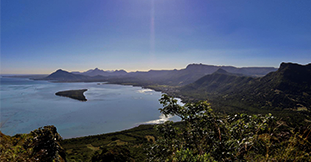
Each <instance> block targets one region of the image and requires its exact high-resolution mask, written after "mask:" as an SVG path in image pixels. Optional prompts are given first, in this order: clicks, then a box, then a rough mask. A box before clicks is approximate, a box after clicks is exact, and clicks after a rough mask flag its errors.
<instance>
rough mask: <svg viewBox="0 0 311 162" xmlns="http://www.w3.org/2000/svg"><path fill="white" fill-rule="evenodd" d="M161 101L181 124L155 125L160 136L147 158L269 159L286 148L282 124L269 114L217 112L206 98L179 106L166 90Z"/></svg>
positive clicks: (173, 159)
mask: <svg viewBox="0 0 311 162" xmlns="http://www.w3.org/2000/svg"><path fill="white" fill-rule="evenodd" d="M160 103H161V104H162V105H163V108H161V109H160V112H161V113H162V114H164V115H166V116H167V115H176V116H179V117H180V118H181V121H182V126H175V125H176V124H175V125H174V123H173V122H166V123H164V124H162V125H157V126H156V129H157V130H158V131H159V133H160V135H161V136H160V137H159V138H158V139H157V141H156V143H155V144H153V145H152V147H151V148H150V150H149V160H150V161H214V160H215V161H235V160H254V159H270V160H271V159H273V158H274V159H277V156H278V154H280V150H282V149H280V148H285V146H283V145H281V143H280V142H281V141H282V140H283V141H284V140H286V139H289V135H288V136H287V137H286V138H285V137H279V135H280V133H282V132H281V131H280V130H279V128H280V127H281V126H284V125H283V124H278V122H277V120H276V119H275V118H274V116H272V115H271V114H267V115H247V114H235V115H223V114H217V113H214V112H213V110H212V109H211V106H210V104H209V103H207V102H206V101H199V102H197V103H187V104H185V105H184V106H180V105H178V104H177V100H176V99H174V98H172V97H169V96H167V95H165V94H164V95H163V96H162V98H161V99H160ZM283 133H284V132H283ZM292 137H294V136H292ZM295 137H296V136H295ZM295 139H297V138H295ZM296 143H297V142H296ZM305 143H306V142H305ZM283 144H285V145H288V144H289V143H287V144H286V143H283ZM309 144H310V143H309ZM296 146H298V145H295V147H296ZM278 150H279V151H278ZM298 151H299V150H298ZM300 151H302V152H300V153H301V154H304V152H303V151H304V150H300ZM278 152H279V153H278ZM302 159H303V156H302Z"/></svg>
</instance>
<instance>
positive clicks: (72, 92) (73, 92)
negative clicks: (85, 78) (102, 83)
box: [55, 89, 87, 101]
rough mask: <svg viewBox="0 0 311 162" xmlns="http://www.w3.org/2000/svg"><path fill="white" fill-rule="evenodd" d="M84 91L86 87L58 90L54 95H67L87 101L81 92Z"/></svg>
mask: <svg viewBox="0 0 311 162" xmlns="http://www.w3.org/2000/svg"><path fill="white" fill-rule="evenodd" d="M85 91H87V89H79V90H68V91H59V92H57V93H55V95H57V96H63V97H69V98H72V99H76V100H79V101H87V99H86V98H85V96H84V94H83V93H84V92H85Z"/></svg>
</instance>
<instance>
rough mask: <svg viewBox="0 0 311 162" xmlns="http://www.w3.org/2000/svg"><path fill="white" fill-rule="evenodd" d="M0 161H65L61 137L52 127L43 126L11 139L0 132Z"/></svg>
mask: <svg viewBox="0 0 311 162" xmlns="http://www.w3.org/2000/svg"><path fill="white" fill-rule="evenodd" d="M0 137H1V138H0V159H1V161H46V162H52V161H57V162H62V161H66V160H65V159H66V158H65V156H66V155H65V151H64V149H63V148H62V147H61V145H60V143H59V142H60V141H61V140H62V138H61V136H60V135H59V134H58V133H57V131H56V128H55V127H54V126H45V127H44V128H39V129H36V130H34V131H32V132H30V133H29V134H17V135H15V136H13V137H10V136H7V135H4V134H3V133H1V132H0Z"/></svg>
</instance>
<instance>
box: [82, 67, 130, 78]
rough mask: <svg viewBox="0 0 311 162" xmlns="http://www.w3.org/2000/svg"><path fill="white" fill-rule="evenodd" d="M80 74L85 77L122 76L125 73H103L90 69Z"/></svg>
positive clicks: (121, 71)
mask: <svg viewBox="0 0 311 162" xmlns="http://www.w3.org/2000/svg"><path fill="white" fill-rule="evenodd" d="M80 74H82V75H86V76H98V75H100V76H122V75H126V74H127V72H126V71H125V70H115V71H104V70H100V69H98V68H95V69H91V70H88V71H86V72H83V73H80Z"/></svg>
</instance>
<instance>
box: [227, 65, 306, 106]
mask: <svg viewBox="0 0 311 162" xmlns="http://www.w3.org/2000/svg"><path fill="white" fill-rule="evenodd" d="M231 98H237V99H241V100H243V101H244V102H247V103H252V105H255V106H256V107H260V108H263V109H278V110H282V109H290V110H307V109H308V110H310V109H311V64H308V65H299V64H294V63H282V64H281V65H280V68H279V70H277V71H276V72H273V73H270V74H268V75H266V76H264V77H262V78H259V79H257V80H255V81H254V82H253V83H252V84H249V85H247V86H245V87H244V88H243V89H242V90H241V91H240V93H237V94H235V95H232V96H231Z"/></svg>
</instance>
